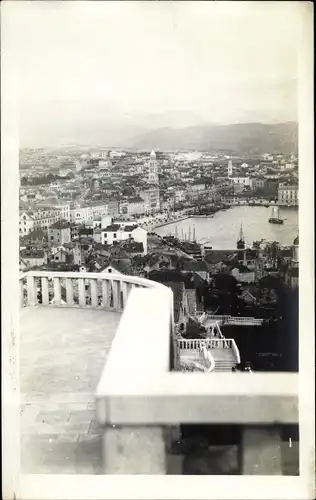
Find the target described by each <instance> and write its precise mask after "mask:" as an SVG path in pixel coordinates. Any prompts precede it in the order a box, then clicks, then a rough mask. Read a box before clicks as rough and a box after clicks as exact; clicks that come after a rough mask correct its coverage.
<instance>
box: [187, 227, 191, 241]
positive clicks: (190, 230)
mask: <svg viewBox="0 0 316 500" xmlns="http://www.w3.org/2000/svg"><path fill="white" fill-rule="evenodd" d="M188 240H189V241H191V226H189V238H188Z"/></svg>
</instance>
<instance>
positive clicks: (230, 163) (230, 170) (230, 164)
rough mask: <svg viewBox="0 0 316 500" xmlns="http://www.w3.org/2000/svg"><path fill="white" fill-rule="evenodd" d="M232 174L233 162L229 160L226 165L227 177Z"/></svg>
mask: <svg viewBox="0 0 316 500" xmlns="http://www.w3.org/2000/svg"><path fill="white" fill-rule="evenodd" d="M232 175H233V162H232V161H231V160H229V162H228V167H227V177H231V176H232Z"/></svg>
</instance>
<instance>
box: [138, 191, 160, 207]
mask: <svg viewBox="0 0 316 500" xmlns="http://www.w3.org/2000/svg"><path fill="white" fill-rule="evenodd" d="M139 196H140V197H141V198H142V199H143V200H144V203H145V212H159V210H160V199H159V189H158V188H149V189H145V190H142V191H140V192H139Z"/></svg>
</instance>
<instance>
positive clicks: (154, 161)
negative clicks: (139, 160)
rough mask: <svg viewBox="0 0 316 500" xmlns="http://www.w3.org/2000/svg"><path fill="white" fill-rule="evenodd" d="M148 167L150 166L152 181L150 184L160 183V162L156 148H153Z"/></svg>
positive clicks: (149, 178) (149, 176)
mask: <svg viewBox="0 0 316 500" xmlns="http://www.w3.org/2000/svg"><path fill="white" fill-rule="evenodd" d="M148 167H149V172H148V181H149V182H150V184H159V179H158V162H157V158H156V153H155V151H154V150H152V152H151V153H150V160H149V165H148Z"/></svg>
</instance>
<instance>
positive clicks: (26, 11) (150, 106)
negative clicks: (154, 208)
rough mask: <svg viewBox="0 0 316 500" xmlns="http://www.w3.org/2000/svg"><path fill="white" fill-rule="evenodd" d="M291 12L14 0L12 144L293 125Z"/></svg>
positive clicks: (266, 7) (237, 6) (293, 8)
mask: <svg viewBox="0 0 316 500" xmlns="http://www.w3.org/2000/svg"><path fill="white" fill-rule="evenodd" d="M11 3H14V2H11ZM297 15H298V12H297V3H296V2H275V3H274V2H249V3H248V2H245V3H243V2H235V3H230V2H220V3H217V2H82V3H81V2H29V3H27V2H23V3H22V5H21V4H20V5H19V9H16V13H15V17H14V25H13V27H12V30H13V32H14V33H15V36H14V37H13V38H14V44H15V47H16V54H15V60H16V63H17V68H18V73H19V88H20V91H19V94H20V100H19V102H20V140H21V145H22V146H24V145H26V146H27V145H32V144H31V143H32V142H36V145H39V143H41V142H42V143H43V145H46V144H48V143H50V142H56V141H57V142H58V141H59V140H60V141H63V140H65V138H66V139H67V140H69V141H71V140H73V141H76V136H79V135H80V134H84V131H85V130H86V129H87V128H89V131H90V133H91V132H93V130H98V129H100V127H101V128H102V127H104V129H105V130H108V129H109V128H111V127H113V128H115V127H116V128H120V127H121V128H122V130H123V129H124V131H125V132H126V133H127V132H128V131H130V128H131V127H132V126H133V124H135V132H136V131H137V130H138V128H142V127H148V126H153V127H155V126H164V125H166V126H169V125H175V126H181V125H184V126H185V125H191V124H195V123H201V122H202V123H204V122H208V123H236V122H247V121H258V122H281V121H288V120H296V112H297V109H296V108H297V98H296V93H297V55H298V54H297V49H298V47H297V44H298V22H297ZM125 132H124V133H125Z"/></svg>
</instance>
